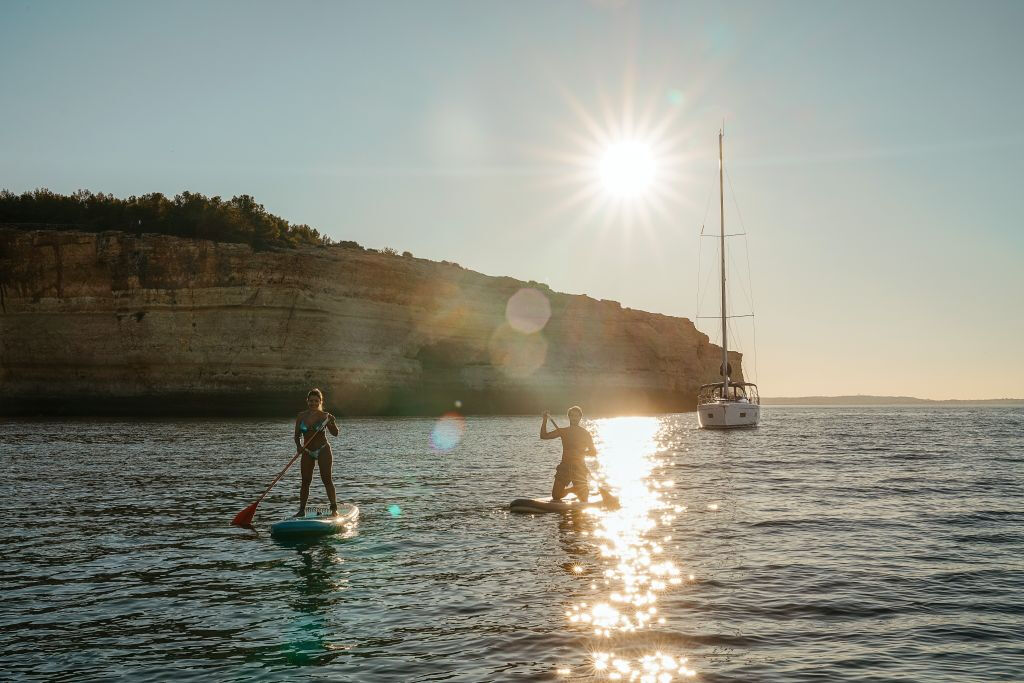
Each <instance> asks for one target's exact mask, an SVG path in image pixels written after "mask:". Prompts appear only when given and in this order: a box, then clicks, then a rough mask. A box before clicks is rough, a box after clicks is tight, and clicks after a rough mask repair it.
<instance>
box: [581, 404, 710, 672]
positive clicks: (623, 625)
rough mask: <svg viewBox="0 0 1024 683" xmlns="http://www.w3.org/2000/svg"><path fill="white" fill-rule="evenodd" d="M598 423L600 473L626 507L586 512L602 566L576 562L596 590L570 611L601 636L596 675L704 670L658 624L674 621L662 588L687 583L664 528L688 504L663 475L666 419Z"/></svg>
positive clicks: (593, 666)
mask: <svg viewBox="0 0 1024 683" xmlns="http://www.w3.org/2000/svg"><path fill="white" fill-rule="evenodd" d="M590 427H591V430H592V432H593V434H594V440H595V442H596V444H597V448H598V452H599V455H598V457H597V458H596V460H597V463H596V464H597V465H598V466H597V467H595V468H594V469H595V479H597V480H598V481H599V482H600V483H602V484H607V485H609V486H611V487H612V488H614V489H615V490H616V492H617V495H618V496H619V500H620V502H621V507H620V508H618V509H615V510H597V509H589V510H586V511H585V512H584V514H586V515H587V516H588V518H589V521H590V522H591V525H592V528H591V530H590V531H589V533H588V532H583V535H586V536H589V538H590V539H591V540H592V541H593V542H594V543H595V544H596V546H597V550H598V557H597V558H596V562H597V563H598V565H600V566H599V567H594V568H588V567H586V566H584V565H582V564H580V563H576V564H575V565H574V566H573V574H574V575H575V576H576V577H578V578H580V579H583V580H585V581H587V587H588V588H589V589H590V594H591V597H590V598H589V599H587V600H581V601H579V602H577V603H575V604H571V605H569V606H568V608H567V609H566V610H565V616H566V619H567V620H568V622H569V624H570V625H571V626H572V627H574V628H579V629H581V630H583V629H586V630H587V631H589V632H590V633H591V634H592V637H593V638H594V642H593V644H592V650H593V651H592V652H591V653H590V662H589V664H590V669H591V671H590V673H589V677H593V678H598V679H607V680H622V681H639V682H642V683H667V682H668V681H672V680H677V679H688V678H691V677H693V676H696V673H697V672H696V671H694V670H693V669H692V668H690V666H689V665H688V661H687V658H686V657H685V656H682V655H681V654H680V653H675V652H667V651H666V647H665V641H666V640H667V639H666V638H659V637H658V633H657V630H656V629H657V628H658V627H659V626H664V625H665V623H666V622H665V618H664V617H662V616H660V615H659V612H658V604H657V603H658V599H659V597H660V595H661V594H662V593H664V591H666V590H668V589H669V587H671V586H675V585H679V584H681V583H683V582H684V575H683V573H682V571H681V570H680V568H679V567H677V566H676V564H675V562H674V561H673V560H672V559H671V557H670V556H669V555H668V553H667V551H666V545H667V544H669V543H670V542H671V540H672V537H671V536H670V535H668V534H665V533H663V532H662V533H659V527H665V526H668V525H670V524H672V522H673V521H674V519H675V517H676V516H677V515H678V514H679V513H681V512H683V511H685V508H684V507H683V506H680V505H674V504H672V503H670V502H669V500H668V493H669V491H670V490H671V489H672V487H673V486H674V484H675V482H673V481H671V480H667V479H665V480H659V479H658V478H657V474H658V470H659V468H660V467H661V465H662V464H663V463H662V458H661V457H660V455H659V447H658V442H657V435H658V431H659V428H660V423H659V421H658V419H657V418H651V417H625V418H612V419H607V420H597V421H595V422H593V423H592V424H591V425H590ZM595 577H597V578H596V579H595ZM692 578H693V577H692V575H691V576H690V579H691V580H692ZM654 643H657V645H654ZM563 671H564V670H563ZM562 675H565V674H564V673H563V674H562Z"/></svg>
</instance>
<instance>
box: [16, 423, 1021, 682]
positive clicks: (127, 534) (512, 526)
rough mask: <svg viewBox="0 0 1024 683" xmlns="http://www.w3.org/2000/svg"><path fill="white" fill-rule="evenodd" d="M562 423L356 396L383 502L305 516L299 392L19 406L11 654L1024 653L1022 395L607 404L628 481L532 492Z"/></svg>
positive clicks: (827, 670) (984, 658)
mask: <svg viewBox="0 0 1024 683" xmlns="http://www.w3.org/2000/svg"><path fill="white" fill-rule="evenodd" d="M561 423H562V424H564V423H565V418H564V417H563V418H562V419H561ZM539 425H540V419H539V418H522V417H479V418H477V417H471V418H467V419H465V420H462V419H461V418H457V417H448V418H445V419H443V420H434V419H358V420H345V421H343V422H342V433H341V435H340V437H338V438H336V439H334V440H333V443H334V449H335V477H334V478H335V483H336V485H337V487H338V492H339V498H341V499H342V500H345V501H350V502H354V503H356V504H358V505H359V506H360V508H361V513H362V514H361V518H360V520H359V523H358V524H357V525H356V526H355V527H353V528H352V529H351V530H350V531H349V532H348V533H347V534H343V535H339V536H334V537H328V538H324V539H320V540H316V541H312V542H305V543H281V542H278V541H276V540H274V539H271V538H270V537H269V535H268V532H267V527H268V524H269V522H271V521H273V520H275V519H279V518H281V517H284V516H286V515H288V514H290V513H291V512H292V511H293V509H294V508H295V506H296V500H297V492H298V472H297V471H294V470H293V471H290V472H289V474H288V475H287V476H286V477H285V479H284V480H283V481H282V482H281V484H279V485H278V487H277V488H276V489H275V490H274V491H273V492H272V493H271V495H270V496H269V497H268V498H267V500H265V501H264V503H263V504H262V505H261V507H260V509H259V514H258V515H257V518H256V526H255V529H254V530H249V529H241V528H235V527H232V526H230V524H229V522H230V520H231V518H232V517H233V516H234V514H235V513H236V512H238V511H239V510H240V509H241V508H243V507H245V506H246V505H247V504H248V503H250V502H251V501H252V500H254V499H255V498H256V497H257V496H258V494H259V493H260V492H261V491H262V490H263V488H264V487H265V486H266V485H267V484H268V483H269V482H270V480H271V479H272V478H273V476H274V475H275V474H276V473H277V472H278V471H279V470H280V468H281V467H283V465H284V464H285V463H286V462H287V461H288V459H289V458H290V456H291V453H292V452H291V442H290V437H291V424H290V422H288V421H287V420H278V421H273V420H272V421H240V420H167V421H154V420H149V421H145V420H104V421H97V420H59V421H56V420H8V421H4V422H0V463H2V465H3V473H2V478H0V515H2V519H3V525H2V526H0V546H2V551H0V553H2V554H0V575H2V577H3V587H4V591H3V599H2V602H0V653H2V656H0V678H2V679H3V680H22V679H25V680H27V679H34V680H43V679H45V680H76V681H77V680H108V679H113V678H115V677H116V678H125V679H128V680H133V681H138V680H167V679H175V680H186V679H196V680H228V681H234V680H238V681H243V680H296V679H315V680H319V679H323V680H332V681H440V680H445V681H500V680H553V681H554V680H572V681H576V680H622V681H658V682H663V681H678V680H695V681H708V682H711V681H805V680H808V681H810V680H814V681H837V680H844V681H846V680H850V681H852V680H856V681H863V680H871V681H875V680H877V681H882V680H893V681H1010V680H1022V679H1024V672H1022V670H1024V456H1022V452H1024V436H1022V435H1024V409H1022V408H1015V407H983V408H960V407H956V408H953V407H949V408H947V407H943V408H923V407H871V408H849V407H844V408H800V407H766V408H765V409H764V410H763V422H762V425H761V427H759V428H758V429H755V430H747V431H742V432H711V431H700V430H698V429H697V428H696V417H695V416H694V415H693V414H684V415H667V416H653V417H629V418H612V419H597V420H588V421H586V425H587V426H588V427H589V428H590V429H591V430H592V431H593V433H594V436H595V440H596V442H597V444H598V447H599V449H600V451H601V452H600V455H599V457H598V458H597V459H596V460H595V461H594V463H593V465H592V469H593V470H594V471H595V473H596V474H598V475H599V476H600V477H602V478H603V479H604V480H605V481H607V482H608V483H609V484H611V485H612V486H613V487H614V488H615V489H617V490H618V491H619V492H620V495H621V499H622V503H623V505H622V508H621V509H619V510H616V511H596V512H592V513H583V514H576V515H566V516H561V515H550V514H549V515H520V514H512V513H509V512H507V510H506V507H507V504H508V502H509V501H510V500H511V499H512V498H516V497H524V496H529V497H541V496H545V495H547V494H548V492H549V490H550V485H551V479H552V474H553V471H554V467H555V465H556V463H557V462H558V459H559V447H558V445H557V444H558V442H557V441H544V442H542V441H539V440H538V439H537V431H538V429H539ZM311 500H312V501H313V502H323V501H324V500H325V498H324V493H323V488H322V486H321V485H320V484H319V481H318V479H317V478H314V484H313V494H312V497H311Z"/></svg>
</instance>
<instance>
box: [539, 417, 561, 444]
mask: <svg viewBox="0 0 1024 683" xmlns="http://www.w3.org/2000/svg"><path fill="white" fill-rule="evenodd" d="M550 419H551V413H544V416H543V417H542V418H541V423H540V438H542V439H554V438H556V437H557V436H558V425H555V430H554V431H552V432H549V431H548V420H550Z"/></svg>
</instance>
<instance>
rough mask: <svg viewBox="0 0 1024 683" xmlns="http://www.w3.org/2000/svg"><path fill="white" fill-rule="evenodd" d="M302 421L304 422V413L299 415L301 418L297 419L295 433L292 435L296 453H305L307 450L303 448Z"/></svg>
mask: <svg viewBox="0 0 1024 683" xmlns="http://www.w3.org/2000/svg"><path fill="white" fill-rule="evenodd" d="M301 421H302V413H299V416H298V417H297V418H295V433H294V434H293V435H292V436H293V437H294V438H295V450H296V451H305V450H306V449H305V448H303V447H302V432H300V431H299V422H301Z"/></svg>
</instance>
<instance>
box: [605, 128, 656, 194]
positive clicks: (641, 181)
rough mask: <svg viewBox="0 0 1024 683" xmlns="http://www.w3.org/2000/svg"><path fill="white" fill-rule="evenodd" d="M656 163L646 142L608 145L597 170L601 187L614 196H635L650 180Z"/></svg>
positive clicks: (643, 191)
mask: <svg viewBox="0 0 1024 683" xmlns="http://www.w3.org/2000/svg"><path fill="white" fill-rule="evenodd" d="M655 170H656V165H655V161H654V154H653V153H652V152H651V148H650V146H649V145H646V144H644V143H642V142H636V141H625V142H616V143H614V144H612V145H609V146H608V148H607V149H606V150H605V151H604V154H603V155H602V157H601V161H600V164H599V166H598V172H599V173H600V175H601V183H602V184H603V185H604V188H605V189H606V190H607V191H608V192H610V193H611V194H613V195H615V196H616V197H638V196H640V195H642V194H643V193H645V192H646V191H647V190H649V189H650V187H651V185H652V184H653V183H654V177H655Z"/></svg>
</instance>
